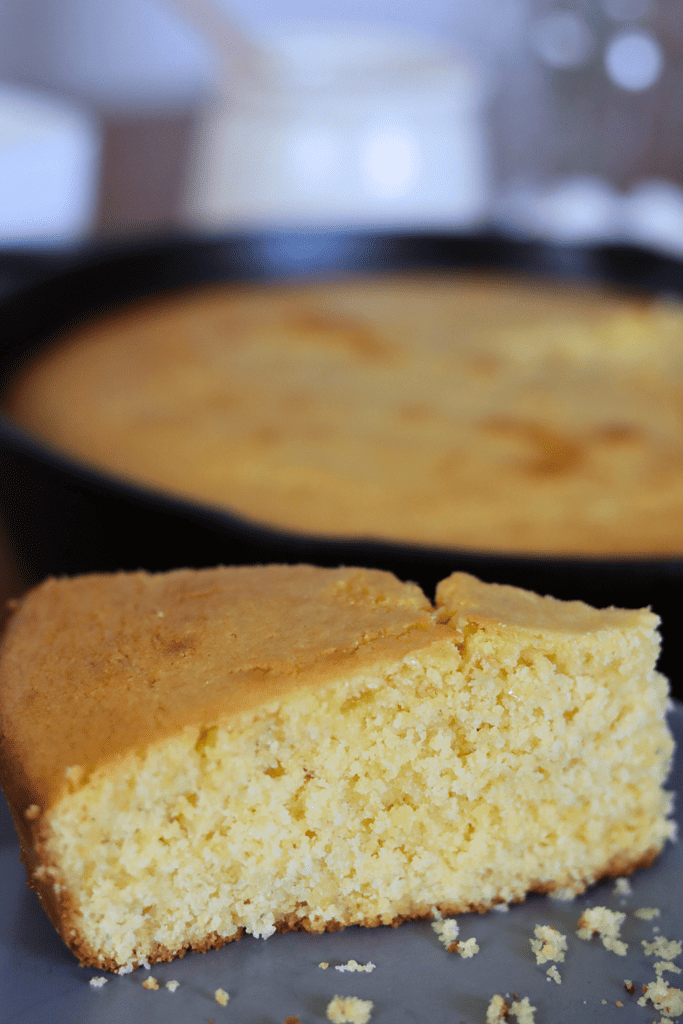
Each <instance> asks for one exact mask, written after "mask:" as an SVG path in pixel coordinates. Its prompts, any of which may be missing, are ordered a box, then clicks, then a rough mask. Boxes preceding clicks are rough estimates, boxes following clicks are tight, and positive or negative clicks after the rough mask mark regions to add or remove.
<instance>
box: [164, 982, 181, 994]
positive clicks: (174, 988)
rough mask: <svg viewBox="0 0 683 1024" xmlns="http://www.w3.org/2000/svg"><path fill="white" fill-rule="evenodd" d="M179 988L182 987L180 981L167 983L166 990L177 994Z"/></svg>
mask: <svg viewBox="0 0 683 1024" xmlns="http://www.w3.org/2000/svg"><path fill="white" fill-rule="evenodd" d="M179 987H180V982H179V981H167V982H166V988H167V989H168V991H169V992H176V991H177V989H178V988H179Z"/></svg>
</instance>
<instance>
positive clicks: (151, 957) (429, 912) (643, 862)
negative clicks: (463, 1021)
mask: <svg viewBox="0 0 683 1024" xmlns="http://www.w3.org/2000/svg"><path fill="white" fill-rule="evenodd" d="M660 853H661V848H660V847H654V846H653V847H651V848H650V849H649V850H647V851H646V853H645V854H643V855H642V856H640V857H638V858H635V859H634V858H629V857H628V856H627V855H625V854H617V855H616V856H614V857H612V858H611V859H610V861H609V862H608V864H606V865H605V867H604V869H603V870H601V871H598V872H597V873H596V874H595V875H591V877H590V878H589V879H585V880H584V881H583V882H579V883H577V882H576V880H574V879H572V880H571V885H569V881H570V880H569V879H567V880H566V882H567V885H563V884H562V883H561V882H558V883H557V884H554V883H553V884H548V883H543V884H541V883H539V884H538V885H532V887H531V888H530V889H529V890H528V891H527V892H526V893H525V894H524V896H519V897H516V898H514V899H513V900H511V903H513V904H514V903H522V902H523V901H524V900H525V899H526V897H527V896H531V895H534V894H537V895H542V896H545V895H548V894H552V893H553V892H556V891H558V890H560V889H570V888H571V889H572V890H573V891H574V893H575V895H576V896H580V895H581V894H582V893H583V892H585V891H586V890H587V889H588V888H589V887H590V886H592V885H597V884H598V883H599V882H600V881H603V880H605V879H608V878H623V877H625V876H627V875H631V874H633V873H634V872H635V871H638V870H640V869H643V868H648V867H650V865H651V864H652V863H653V862H654V861H655V860H656V859H657V857H658V856H659V854H660ZM31 888H32V889H33V890H34V891H35V892H36V893H37V895H38V897H39V899H40V900H41V903H43V906H45V909H46V910H48V913H49V909H48V907H47V906H46V905H45V903H44V901H43V898H42V892H41V891H39V890H38V888H37V887H36V886H35V885H32V886H31ZM504 903H505V901H504V900H502V899H501V900H493V901H492V902H491V903H490V904H465V905H457V906H452V905H443V904H442V905H438V906H432V907H429V908H427V909H425V910H424V911H418V912H416V913H415V914H399V915H397V916H396V917H395V918H394V919H393V920H391V921H388V922H387V921H382V920H380V919H379V918H375V919H368V920H365V921H354V922H352V923H353V924H354V925H356V926H358V927H362V928H379V927H389V928H398V927H399V926H400V925H402V924H405V923H407V922H409V921H427V920H433V919H434V916H435V914H434V912H435V911H438V913H440V914H441V916H442V917H455V916H456V915H458V914H471V913H476V914H486V913H488V912H489V911H490V910H492V909H493V908H494V907H496V906H500V905H501V904H504ZM50 916H51V917H52V915H50ZM55 923H56V922H55ZM57 927H58V930H59V931H60V934H61V933H63V932H67V933H68V930H69V921H68V920H66V921H64V920H62V922H61V923H59V924H58V926H57ZM346 927H348V925H347V924H344V923H342V922H339V921H329V922H327V923H326V924H325V925H324V926H321V925H320V924H317V923H313V922H312V921H311V920H310V919H309V918H297V919H296V920H294V921H292V920H289V919H287V918H282V919H281V920H278V921H276V925H275V930H276V932H277V933H279V934H283V933H285V932H308V933H310V934H316V935H319V934H322V933H324V932H336V931H342V930H343V929H344V928H346ZM244 933H245V930H244V928H240V929H239V930H238V931H237V932H236V933H235V935H230V936H223V935H218V933H216V932H214V933H213V934H212V935H207V936H206V937H205V939H204V940H203V941H201V942H187V943H186V944H185V945H183V946H181V947H179V948H178V949H168V948H166V947H165V946H161V945H159V946H157V947H156V948H155V949H153V950H151V951H149V952H148V953H147V954H146V955H145V957H144V958H142V959H139V960H135V961H134V962H132V963H130V964H127V965H125V966H123V967H122V966H120V965H119V964H118V963H117V962H116V961H115V960H112V959H109V958H106V957H105V958H102V957H101V956H100V955H99V954H97V953H96V952H95V951H94V950H92V949H90V948H89V947H88V946H87V945H86V944H85V943H83V942H81V941H80V940H79V939H71V940H69V939H68V938H66V937H65V935H64V934H63V935H62V937H63V938H64V941H65V942H66V944H67V945H68V946H69V948H70V949H71V951H72V952H73V953H74V954H75V955H76V956H77V957H78V960H79V964H80V966H81V967H95V968H97V969H98V970H100V969H101V970H104V971H110V972H112V973H113V974H126V973H129V972H130V971H132V970H136V969H137V968H139V967H142V966H144V965H150V966H151V965H152V964H157V963H168V962H169V961H171V960H181V959H182V958H183V957H184V956H185V954H186V953H190V952H193V953H208V952H210V951H211V950H212V949H222V947H223V946H227V945H228V944H229V943H231V942H237V941H239V940H240V939H241V938H242V936H243V935H244Z"/></svg>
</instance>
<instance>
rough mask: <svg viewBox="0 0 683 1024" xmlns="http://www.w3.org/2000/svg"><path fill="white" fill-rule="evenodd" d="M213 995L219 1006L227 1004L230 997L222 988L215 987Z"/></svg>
mask: <svg viewBox="0 0 683 1024" xmlns="http://www.w3.org/2000/svg"><path fill="white" fill-rule="evenodd" d="M213 997H214V999H215V1000H216V1002H217V1003H219V1004H220V1005H221V1006H227V1005H228V999H229V998H230V996H229V995H228V993H227V992H226V991H225V989H223V988H217V989H216V991H215V992H214V994H213Z"/></svg>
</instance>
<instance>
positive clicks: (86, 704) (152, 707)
mask: <svg viewBox="0 0 683 1024" xmlns="http://www.w3.org/2000/svg"><path fill="white" fill-rule="evenodd" d="M439 629H441V630H442V629H443V628H442V627H439ZM438 632H439V630H438V629H437V630H436V632H435V631H434V626H433V623H432V611H431V606H430V604H429V601H428V600H427V598H426V597H425V596H424V594H423V593H422V591H421V590H420V589H419V588H418V587H416V586H415V585H414V584H404V583H400V582H399V580H397V579H396V577H395V576H392V575H391V574H390V573H384V572H379V571H375V570H363V569H337V570H332V569H317V568H315V567H313V566H284V565H282V566H257V567H237V568H218V569H207V570H177V571H174V572H170V573H162V574H158V575H151V574H148V573H144V572H138V573H119V574H115V575H112V576H98V575H92V576H81V577H78V578H76V579H71V580H67V579H61V580H55V579H50V580H47V581H46V582H45V583H43V584H41V585H40V586H39V587H37V588H36V589H35V590H33V591H31V592H30V593H29V594H27V595H26V596H25V597H24V598H23V600H22V601H21V602H19V603H18V605H17V607H16V609H15V610H14V613H13V614H12V616H11V617H10V620H9V622H8V625H7V628H6V630H5V634H4V637H3V639H2V645H1V647H0V673H1V675H0V782H2V784H3V787H4V788H6V790H7V792H8V794H9V795H10V797H11V802H12V804H13V805H14V806H15V807H18V808H21V812H22V813H23V810H24V809H25V808H26V807H28V806H29V805H31V804H37V805H38V806H39V807H40V808H41V809H43V810H44V809H45V807H46V806H47V803H48V802H49V801H50V800H51V799H52V798H53V797H54V796H55V795H56V794H57V793H58V792H59V791H60V790H61V789H62V788H63V786H64V785H65V782H64V771H65V769H67V768H68V767H69V766H80V768H78V769H77V768H74V769H73V772H72V778H73V780H74V781H78V780H79V779H80V778H81V777H82V775H83V774H84V773H85V772H86V771H87V769H88V768H89V767H91V766H92V765H94V764H95V763H101V762H103V761H106V760H108V759H111V758H113V757H117V756H119V755H121V754H122V753H125V752H126V751H128V750H131V749H135V748H137V747H139V746H141V745H144V744H148V743H152V742H154V741H155V740H157V739H159V738H162V737H166V736H168V735H170V734H172V733H173V732H174V731H176V730H180V729H183V728H186V727H191V726H196V725H200V726H201V725H203V724H206V722H209V723H211V724H215V723H216V722H217V721H219V720H225V719H226V718H229V717H230V716H231V715H234V714H237V713H239V712H242V711H246V710H249V709H250V708H252V707H254V706H256V705H258V704H260V703H263V702H267V701H268V700H270V699H275V698H276V697H277V696H279V695H281V694H282V693H284V692H286V691H287V690H290V689H296V688H297V687H299V686H316V685H324V684H325V682H326V680H327V679H328V678H329V677H330V676H332V675H334V674H336V673H338V672H339V670H340V667H341V666H343V665H345V666H346V667H347V668H348V670H350V671H354V670H360V669H362V667H363V666H364V665H366V664H367V665H371V664H374V663H376V662H377V660H378V659H384V658H387V657H388V658H391V657H395V658H398V657H400V656H401V655H402V653H403V652H405V650H406V648H407V646H416V645H417V646H419V645H420V644H421V643H422V642H424V643H426V644H429V643H431V642H433V641H434V639H435V638H436V636H437V635H438ZM77 775H78V779H77V778H76V776H77ZM19 825H20V827H21V830H22V833H23V834H24V835H25V837H26V843H27V845H29V846H32V845H34V843H35V837H36V828H37V827H38V822H37V821H33V822H27V821H24V820H20V822H19Z"/></svg>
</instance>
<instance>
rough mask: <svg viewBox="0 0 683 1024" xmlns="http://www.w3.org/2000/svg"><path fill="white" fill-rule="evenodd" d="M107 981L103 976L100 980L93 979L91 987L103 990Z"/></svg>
mask: <svg viewBox="0 0 683 1024" xmlns="http://www.w3.org/2000/svg"><path fill="white" fill-rule="evenodd" d="M107 981H108V979H107V978H103V977H101V976H100V977H99V978H91V979H90V985H91V986H92V988H102V986H103V985H106V984H107Z"/></svg>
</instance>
